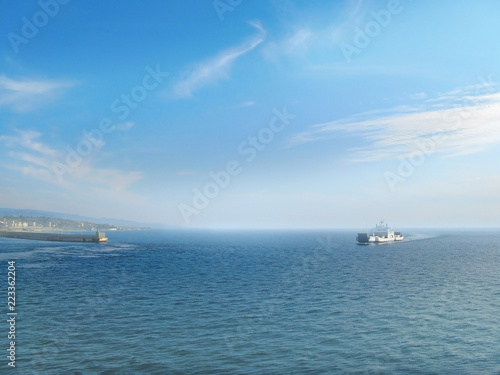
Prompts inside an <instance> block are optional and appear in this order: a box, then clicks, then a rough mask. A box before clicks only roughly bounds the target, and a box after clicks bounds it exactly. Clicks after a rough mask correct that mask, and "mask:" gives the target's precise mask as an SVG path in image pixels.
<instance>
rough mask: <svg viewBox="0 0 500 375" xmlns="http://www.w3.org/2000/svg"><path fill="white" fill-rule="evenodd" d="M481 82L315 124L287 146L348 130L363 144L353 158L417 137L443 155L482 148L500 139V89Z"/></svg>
mask: <svg viewBox="0 0 500 375" xmlns="http://www.w3.org/2000/svg"><path fill="white" fill-rule="evenodd" d="M484 88H485V86H481V85H479V86H477V85H476V86H469V87H467V88H465V89H460V90H454V91H452V92H448V93H443V94H441V95H440V96H439V97H438V98H433V99H430V100H426V101H425V102H424V103H423V104H422V105H421V106H420V107H407V108H405V107H399V108H395V109H393V110H392V111H387V112H386V113H385V114H382V113H376V112H375V113H371V114H361V115H358V116H356V117H353V118H348V119H340V120H335V121H331V122H328V123H323V124H318V125H314V126H311V127H310V128H309V129H308V130H306V131H304V132H301V133H298V134H295V135H294V136H292V137H291V138H290V139H289V140H288V146H289V147H291V146H295V145H299V144H304V143H310V142H317V141H321V140H326V139H332V138H334V137H336V136H339V135H351V136H353V137H357V138H358V139H359V143H360V144H363V146H360V147H356V148H351V149H350V150H349V152H350V156H349V160H350V161H352V162H364V161H376V160H383V159H389V158H394V157H401V156H407V155H408V154H409V153H411V152H412V151H414V150H415V148H416V143H417V141H419V142H432V144H433V145H434V146H435V147H436V152H438V153H441V154H442V155H443V156H447V157H452V156H458V155H463V154H471V153H477V152H481V151H483V150H485V149H487V148H488V147H491V146H493V145H498V144H500V132H499V130H500V93H484V92H483V89H484ZM486 88H488V87H486ZM489 89H491V87H489ZM474 92H475V93H477V94H478V95H473V93H474Z"/></svg>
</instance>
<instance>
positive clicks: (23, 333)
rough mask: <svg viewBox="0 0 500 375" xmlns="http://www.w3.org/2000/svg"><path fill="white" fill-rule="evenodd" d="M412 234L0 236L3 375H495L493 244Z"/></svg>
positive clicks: (497, 245)
mask: <svg viewBox="0 0 500 375" xmlns="http://www.w3.org/2000/svg"><path fill="white" fill-rule="evenodd" d="M404 233H405V235H406V238H405V240H404V241H403V242H399V243H392V244H386V245H372V246H360V245H356V243H355V236H356V231H348V230H324V231H313V230H309V231H272V230H267V231H250V230H247V231H238V230H232V231H222V230H203V231H202V230H200V231H173V230H164V231H159V230H158V231H157V230H149V231H123V232H121V231H115V232H108V233H107V236H108V237H109V242H108V243H107V244H85V243H62V242H61V243H57V242H39V241H28V240H16V239H3V238H2V239H0V263H1V264H3V265H2V266H1V267H0V269H1V270H3V271H1V272H3V273H4V276H2V277H0V280H3V285H4V286H3V287H2V288H3V290H4V299H3V301H4V302H2V305H3V306H1V307H0V312H2V311H3V312H2V314H3V315H4V316H3V317H4V319H3V321H4V322H3V323H1V325H0V327H3V328H1V329H0V332H3V333H0V334H1V338H0V342H1V343H2V346H3V347H2V349H3V353H4V355H2V356H0V358H1V359H0V373H2V374H15V373H17V374H500V230H498V229H497V230H493V229H485V230H480V229H475V230H455V229H454V230H450V229H443V230H437V229H433V230H425V229H413V230H412V229H409V230H405V231H404ZM9 261H14V262H15V263H14V265H15V299H16V306H15V313H16V314H17V315H15V369H14V368H12V367H11V366H9V365H8V363H9V362H10V360H9V358H7V355H8V354H9V350H8V349H9V345H10V341H12V340H9V339H8V337H7V334H8V333H9V332H10V331H9V324H10V323H9V322H7V319H9V318H10V317H11V315H7V313H8V309H7V307H8V305H7V298H6V297H7V288H8V284H7V280H8V279H7V273H8V262H9Z"/></svg>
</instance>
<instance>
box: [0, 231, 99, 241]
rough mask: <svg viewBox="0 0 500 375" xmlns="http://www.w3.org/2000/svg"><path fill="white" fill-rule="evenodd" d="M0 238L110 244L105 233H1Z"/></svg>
mask: <svg viewBox="0 0 500 375" xmlns="http://www.w3.org/2000/svg"><path fill="white" fill-rule="evenodd" d="M0 237H6V238H17V239H22V240H35V241H58V242H94V243H105V242H108V239H107V237H106V234H105V233H100V232H97V233H95V234H83V233H82V234H79V233H50V232H26V231H19V232H15V231H0Z"/></svg>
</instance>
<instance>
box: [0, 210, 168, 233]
mask: <svg viewBox="0 0 500 375" xmlns="http://www.w3.org/2000/svg"><path fill="white" fill-rule="evenodd" d="M0 216H29V217H49V218H50V217H53V218H57V219H67V220H73V221H88V222H93V223H106V224H110V225H117V226H127V227H150V228H165V225H162V224H158V223H141V222H137V221H131V220H123V219H115V218H95V217H88V216H80V215H72V214H64V213H61V212H51V211H40V210H30V209H17V208H0ZM0 220H1V219H0Z"/></svg>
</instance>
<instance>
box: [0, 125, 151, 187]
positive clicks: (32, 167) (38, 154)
mask: <svg viewBox="0 0 500 375" xmlns="http://www.w3.org/2000/svg"><path fill="white" fill-rule="evenodd" d="M130 124H132V123H130ZM125 125H126V124H125ZM125 125H124V126H125ZM125 127H127V128H128V127H130V126H125ZM16 132H17V135H8V136H5V135H4V136H0V143H3V144H4V145H5V146H6V147H7V149H8V152H7V153H6V154H5V157H4V159H3V160H2V162H1V164H2V165H3V167H4V168H7V169H10V170H14V171H17V172H21V173H22V174H23V175H24V176H27V177H31V178H33V179H35V180H40V181H44V182H48V183H52V184H54V185H57V186H59V187H62V188H64V189H67V190H70V191H73V192H75V191H79V190H81V189H89V188H91V187H100V188H101V189H104V190H106V189H107V190H110V191H115V192H124V191H126V190H127V189H128V188H129V186H130V185H131V184H133V183H134V182H136V181H138V180H140V179H141V178H142V176H143V175H142V172H138V171H127V172H124V171H121V170H119V169H113V168H100V167H95V166H93V165H92V160H91V159H88V160H86V162H85V163H82V164H81V165H80V166H78V167H77V168H73V169H72V172H71V173H68V174H66V175H65V179H64V181H60V180H59V179H58V178H57V176H56V174H55V173H54V171H53V169H52V168H53V163H54V161H63V160H64V158H65V155H64V154H62V153H61V152H59V151H56V150H54V149H52V148H51V147H50V146H48V145H47V144H45V143H43V142H42V141H41V138H42V134H41V133H39V132H36V131H32V130H16Z"/></svg>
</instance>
